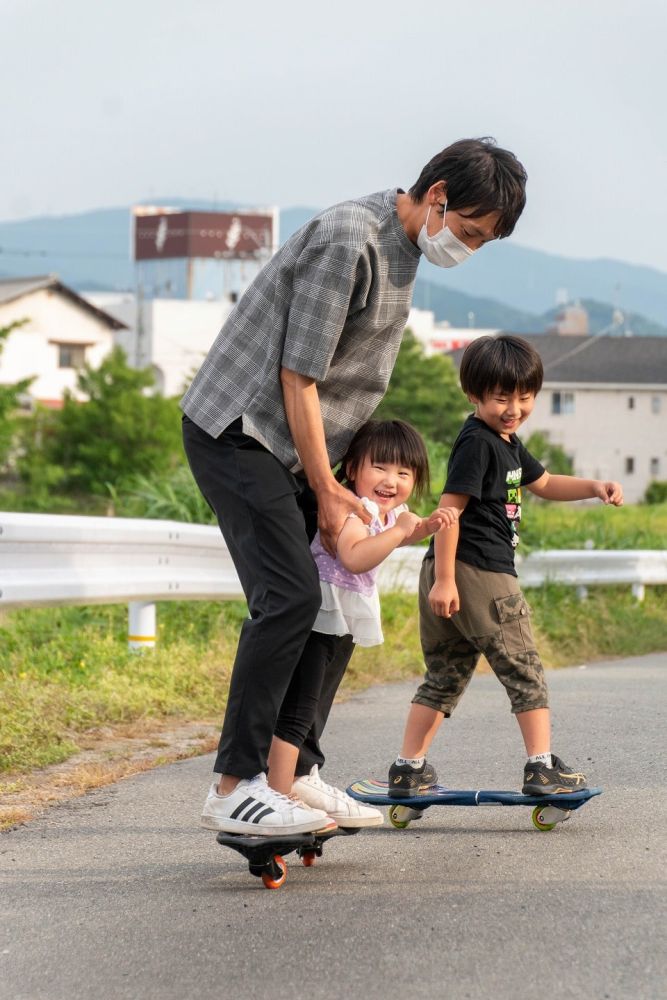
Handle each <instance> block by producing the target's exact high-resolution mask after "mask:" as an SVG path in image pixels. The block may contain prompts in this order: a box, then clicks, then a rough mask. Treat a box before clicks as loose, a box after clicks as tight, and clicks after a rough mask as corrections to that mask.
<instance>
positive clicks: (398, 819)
mask: <svg viewBox="0 0 667 1000" xmlns="http://www.w3.org/2000/svg"><path fill="white" fill-rule="evenodd" d="M347 794H348V795H351V796H352V798H353V799H358V801H359V802H366V803H368V805H371V806H389V822H390V823H391V825H392V826H394V827H396V829H397V830H404V829H405V828H406V827H407V826H409V825H410V823H411V822H412V820H414V819H421V817H422V815H423V814H424V812H425V811H426V809H429V808H430V807H431V806H532V807H533V812H532V820H533V826H534V827H535V828H536V829H537V830H553V828H554V827H555V826H556V824H557V823H562V822H563V821H564V820H566V819H569V817H570V814H571V813H573V812H574V811H575V810H576V809H581V807H582V806H583V805H584V803H586V802H588V800H589V799H592V798H593V797H594V796H596V795H601V794H602V789H601V788H582V789H581V790H580V791H577V792H562V793H560V794H558V795H523V794H522V793H521V792H493V791H481V790H480V791H474V790H472V791H470V790H467V789H453V788H445V787H444V785H430V786H429V787H428V788H422V789H420V790H419V791H418V792H416V793H415V794H414V795H409V796H400V798H397V797H396V796H391V795H390V794H389V786H388V784H387V782H386V781H376V780H375V779H374V778H364V779H363V780H361V781H354V782H352V784H351V785H349V786H348V788H347Z"/></svg>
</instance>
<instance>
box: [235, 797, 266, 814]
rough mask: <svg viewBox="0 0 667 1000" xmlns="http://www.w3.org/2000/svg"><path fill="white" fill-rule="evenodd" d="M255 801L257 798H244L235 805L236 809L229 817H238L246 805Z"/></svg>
mask: <svg viewBox="0 0 667 1000" xmlns="http://www.w3.org/2000/svg"><path fill="white" fill-rule="evenodd" d="M255 802H257V799H244V800H243V802H242V803H241V805H240V806H237V807H236V809H235V810H234V812H233V813H232V815H231V816H230V819H238V818H239V814H240V813H242V812H243V810H244V809H247V807H248V806H251V805H253V803H255ZM260 804H261V803H260Z"/></svg>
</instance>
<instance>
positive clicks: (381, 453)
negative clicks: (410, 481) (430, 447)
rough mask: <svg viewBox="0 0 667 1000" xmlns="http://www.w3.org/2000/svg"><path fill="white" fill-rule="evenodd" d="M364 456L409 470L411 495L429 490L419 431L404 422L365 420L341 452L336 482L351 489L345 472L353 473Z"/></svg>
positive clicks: (425, 452) (423, 449)
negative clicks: (412, 488)
mask: <svg viewBox="0 0 667 1000" xmlns="http://www.w3.org/2000/svg"><path fill="white" fill-rule="evenodd" d="M366 455H369V456H370V459H371V462H379V463H380V464H381V463H382V462H392V463H394V464H395V465H402V466H405V468H406V469H411V470H412V472H413V473H414V477H415V486H414V493H415V495H416V496H417V497H420V496H422V495H423V494H424V493H425V492H426V490H427V489H428V487H429V467H428V453H427V451H426V445H425V444H424V441H423V439H422V436H421V434H420V433H419V431H417V430H415V428H414V427H412V425H411V424H407V423H405V421H404V420H368V421H367V422H366V423H365V424H362V426H361V427H360V428H359V430H358V431H357V433H356V434H355V435H354V437H353V438H352V440H351V441H350V443H349V445H348V448H347V451H346V452H345V454H344V456H343V458H342V460H341V465H340V469H339V470H338V472H337V473H336V479H338V481H339V482H341V483H345V484H346V485H349V486H353V485H354V480H353V479H352V477H350V476H348V475H347V473H346V470H347V469H350V470H351V471H352V472H354V470H355V469H358V468H359V466H360V465H361V464H362V463H363V461H364V459H365V457H366Z"/></svg>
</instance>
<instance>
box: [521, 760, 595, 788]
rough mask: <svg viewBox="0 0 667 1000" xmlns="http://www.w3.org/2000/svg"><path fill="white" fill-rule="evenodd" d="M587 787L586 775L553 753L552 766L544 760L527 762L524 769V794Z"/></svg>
mask: <svg viewBox="0 0 667 1000" xmlns="http://www.w3.org/2000/svg"><path fill="white" fill-rule="evenodd" d="M585 787H586V775H585V774H582V773H581V771H573V770H572V768H571V767H568V766H567V764H564V763H563V761H562V760H561V759H560V757H556V756H555V754H552V755H551V767H547V765H546V764H545V763H543V761H537V762H536V763H535V764H530V763H529V764H526V766H525V767H524V769H523V788H522V789H521V791H522V792H523V794H524V795H559V794H560V793H562V792H578V791H580V790H581V789H582V788H585Z"/></svg>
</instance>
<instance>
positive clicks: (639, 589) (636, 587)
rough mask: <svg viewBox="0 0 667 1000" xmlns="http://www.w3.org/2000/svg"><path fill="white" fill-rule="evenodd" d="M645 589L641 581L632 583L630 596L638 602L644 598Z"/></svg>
mask: <svg viewBox="0 0 667 1000" xmlns="http://www.w3.org/2000/svg"><path fill="white" fill-rule="evenodd" d="M645 594H646V590H645V588H644V584H643V583H633V584H632V596H633V597H634V598H635V600H637V601H639V602H640V603H641V602H642V601H643V600H644V597H645Z"/></svg>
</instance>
